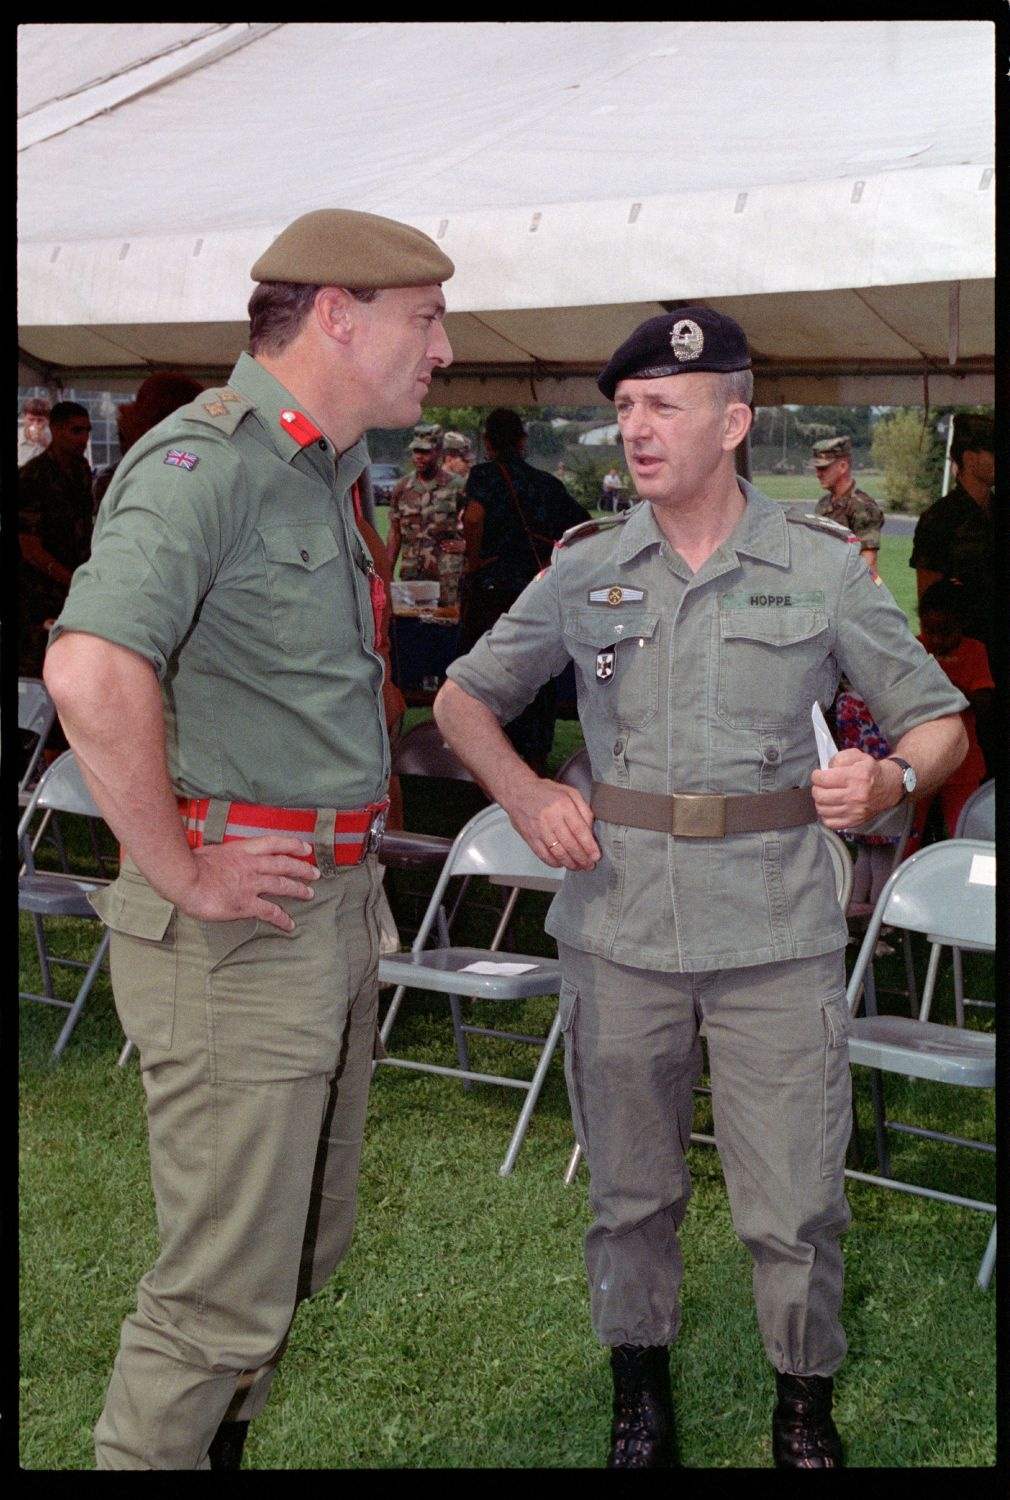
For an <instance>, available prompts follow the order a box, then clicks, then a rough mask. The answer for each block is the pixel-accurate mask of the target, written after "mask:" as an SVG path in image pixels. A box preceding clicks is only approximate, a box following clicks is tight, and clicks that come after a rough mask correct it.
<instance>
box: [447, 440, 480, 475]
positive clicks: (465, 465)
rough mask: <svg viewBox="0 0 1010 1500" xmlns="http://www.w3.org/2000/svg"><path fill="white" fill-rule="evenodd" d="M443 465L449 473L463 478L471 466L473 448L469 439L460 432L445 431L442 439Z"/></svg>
mask: <svg viewBox="0 0 1010 1500" xmlns="http://www.w3.org/2000/svg"><path fill="white" fill-rule="evenodd" d="M442 452H443V455H444V456H443V459H442V464H443V466H444V467H445V468H446V469H448V470H449V473H450V474H458V475H459V476H460V478H461V479H465V478H466V476H467V475H468V474H469V472H470V470H471V469H472V468H473V448H472V447H471V446H470V439H469V438H468V437H467V436H466V434H465V433H462V432H447V433H446V435H445V437H444V438H443V440H442Z"/></svg>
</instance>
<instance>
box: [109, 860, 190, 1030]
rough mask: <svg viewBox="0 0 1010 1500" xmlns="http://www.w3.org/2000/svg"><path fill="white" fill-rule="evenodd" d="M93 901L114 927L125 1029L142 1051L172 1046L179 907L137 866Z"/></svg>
mask: <svg viewBox="0 0 1010 1500" xmlns="http://www.w3.org/2000/svg"><path fill="white" fill-rule="evenodd" d="M91 904H92V906H93V907H94V908H95V910H96V911H97V913H98V915H99V916H100V917H101V919H102V921H103V922H104V923H105V925H106V926H107V927H108V928H110V929H111V932H112V941H111V943H110V945H109V964H110V968H111V970H112V989H113V995H114V998H115V1004H116V1013H117V1015H118V1016H119V1019H120V1022H121V1024H122V1027H123V1030H124V1032H125V1033H126V1035H127V1036H128V1037H129V1039H130V1041H131V1042H133V1044H134V1046H135V1047H136V1048H137V1050H138V1051H139V1052H140V1054H141V1057H143V1056H144V1053H145V1051H148V1050H150V1048H152V1047H159V1048H166V1047H170V1046H171V1045H172V1033H173V1029H174V1026H175V993H176V968H177V955H176V943H175V919H176V912H175V907H174V906H173V905H172V903H171V901H166V900H165V897H164V896H159V895H158V892H157V891H156V890H154V889H153V887H152V886H150V885H148V883H147V881H146V880H145V879H144V877H143V876H142V875H135V874H133V873H132V872H131V871H124V872H122V873H121V874H120V875H119V877H118V878H117V879H116V880H114V881H113V883H112V884H111V885H110V886H106V888H105V889H104V890H102V891H99V892H97V893H96V894H95V895H94V896H93V897H91Z"/></svg>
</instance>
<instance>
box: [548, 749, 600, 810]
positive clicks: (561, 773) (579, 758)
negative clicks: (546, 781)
mask: <svg viewBox="0 0 1010 1500" xmlns="http://www.w3.org/2000/svg"><path fill="white" fill-rule="evenodd" d="M554 780H555V781H560V782H563V783H564V785H565V786H573V787H575V789H576V790H577V791H580V792H581V793H582V795H583V797H585V799H586V801H587V802H588V801H589V799H590V797H591V795H592V791H593V768H592V766H591V765H590V764H589V751H588V750H587V749H586V747H585V746H584V745H583V747H582V749H581V750H575V751H573V753H572V754H571V755H570V756H569V757H568V759H567V760H566V761H565V763H564V764H563V765H562V766H560V767H559V768H558V770H557V772H556V774H555V777H554Z"/></svg>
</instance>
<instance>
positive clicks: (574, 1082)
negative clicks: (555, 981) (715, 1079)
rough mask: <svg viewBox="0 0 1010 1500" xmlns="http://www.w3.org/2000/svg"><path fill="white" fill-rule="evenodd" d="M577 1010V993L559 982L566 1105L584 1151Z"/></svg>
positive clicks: (571, 985) (563, 981) (568, 983)
mask: <svg viewBox="0 0 1010 1500" xmlns="http://www.w3.org/2000/svg"><path fill="white" fill-rule="evenodd" d="M578 1010H579V992H578V989H577V987H576V986H575V985H574V984H571V983H570V982H569V981H568V980H567V979H563V980H562V981H561V993H560V995H559V996H558V1015H559V1016H560V1017H561V1034H562V1036H563V1037H564V1039H565V1082H566V1083H567V1085H568V1103H569V1106H570V1108H571V1111H572V1124H573V1125H574V1127H575V1138H576V1140H577V1141H578V1142H579V1145H580V1146H582V1148H583V1150H585V1145H586V1130H585V1112H584V1110H583V1108H582V1088H581V1085H580V1082H579V1067H578V1060H579V1053H578V1033H577V1026H576V1022H577V1019H578Z"/></svg>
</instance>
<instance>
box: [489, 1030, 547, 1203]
mask: <svg viewBox="0 0 1010 1500" xmlns="http://www.w3.org/2000/svg"><path fill="white" fill-rule="evenodd" d="M560 1037H561V1012H560V1010H558V1011H556V1012H555V1015H554V1020H553V1022H552V1024H551V1029H550V1031H549V1032H548V1033H547V1040H546V1041H545V1042H544V1048H543V1051H542V1052H541V1054H540V1061H539V1062H538V1063H537V1067H536V1072H535V1073H534V1074H533V1077H532V1079H531V1081H530V1086H529V1089H528V1090H527V1093H526V1101H525V1103H524V1104H523V1107H522V1109H521V1111H520V1113H519V1119H518V1122H517V1123H516V1128H515V1130H514V1131H513V1132H512V1139H511V1141H510V1142H509V1148H508V1151H506V1153H505V1160H504V1161H503V1162H502V1164H501V1166H500V1167H499V1168H498V1176H499V1177H508V1176H509V1174H510V1172H511V1171H512V1168H513V1167H514V1166H515V1164H516V1157H517V1156H518V1155H519V1147H520V1146H521V1145H522V1143H523V1140H524V1139H525V1137H526V1127H527V1126H528V1125H529V1122H530V1115H532V1113H533V1110H534V1108H535V1106H536V1102H537V1100H538V1099H539V1097H540V1090H541V1089H542V1088H543V1084H544V1079H545V1078H546V1076H547V1069H548V1068H549V1067H550V1063H551V1058H552V1057H553V1056H554V1051H555V1048H556V1047H557V1045H558V1041H559V1040H560Z"/></svg>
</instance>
